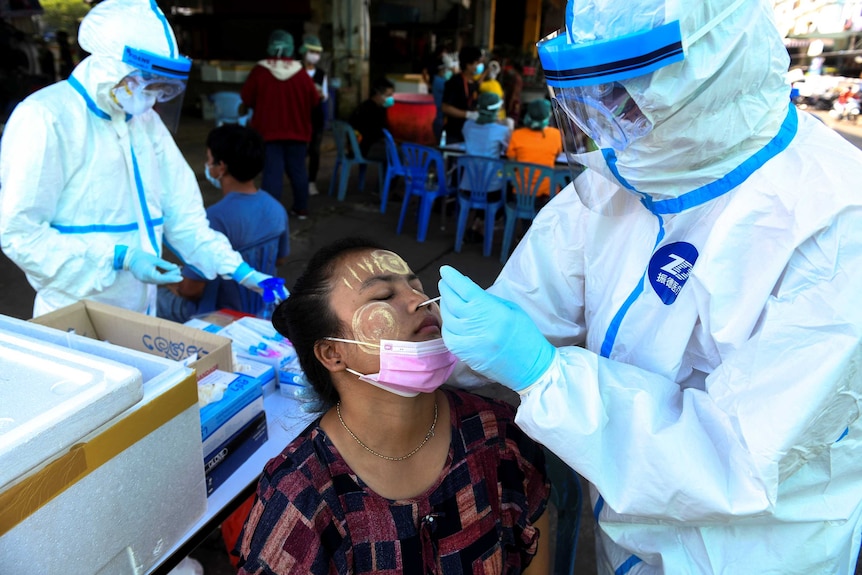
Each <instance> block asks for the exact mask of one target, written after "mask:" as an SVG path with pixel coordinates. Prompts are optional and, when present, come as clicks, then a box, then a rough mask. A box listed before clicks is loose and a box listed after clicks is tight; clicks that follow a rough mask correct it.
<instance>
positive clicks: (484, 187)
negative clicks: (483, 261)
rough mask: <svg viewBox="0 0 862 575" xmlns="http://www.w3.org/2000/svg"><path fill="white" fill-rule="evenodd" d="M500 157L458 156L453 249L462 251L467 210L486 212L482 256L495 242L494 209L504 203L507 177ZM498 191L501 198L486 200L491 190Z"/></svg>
mask: <svg viewBox="0 0 862 575" xmlns="http://www.w3.org/2000/svg"><path fill="white" fill-rule="evenodd" d="M503 166H504V162H503V160H498V159H496V158H486V157H483V156H459V157H458V160H457V166H456V169H457V178H458V186H457V187H458V228H457V230H456V231H455V251H456V252H460V251H461V245H462V244H463V243H464V232H465V231H466V229H467V216H468V215H469V213H470V210H482V211H484V212H485V238H484V242H483V245H482V255H483V256H485V257H487V256H490V255H491V245H492V243H493V241H494V222H495V220H496V216H497V212H498V211H499V210H500V208H501V207H502V206H503V200H504V193H505V189H504V188H505V185H506V180H505V178H503ZM493 192H498V193H499V195H500V197H499V199H496V200H489V199H488V196H489V194H490V193H493Z"/></svg>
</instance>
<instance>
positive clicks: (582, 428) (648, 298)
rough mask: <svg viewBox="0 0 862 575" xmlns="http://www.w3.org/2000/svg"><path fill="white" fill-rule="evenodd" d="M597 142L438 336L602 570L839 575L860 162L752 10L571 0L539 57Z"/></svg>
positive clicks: (856, 487)
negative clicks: (558, 495)
mask: <svg viewBox="0 0 862 575" xmlns="http://www.w3.org/2000/svg"><path fill="white" fill-rule="evenodd" d="M539 53H540V57H541V60H542V66H543V68H544V71H545V75H546V78H547V81H548V84H549V86H550V89H551V93H552V97H553V102H554V106H555V109H556V113H557V117H558V120H559V122H558V123H559V124H560V127H561V129H563V130H565V131H567V132H568V137H567V138H566V142H567V144H568V143H569V142H571V141H573V136H572V133H573V130H574V128H575V127H576V126H577V127H579V128H580V129H582V130H583V131H585V132H586V133H587V134H588V135H589V136H590V137H591V138H593V139H594V140H595V142H596V143H597V144H598V145H599V147H600V148H601V149H600V150H598V151H595V152H591V153H587V154H585V155H582V156H578V157H576V158H575V157H573V158H571V159H570V162H572V163H574V162H581V163H582V164H585V165H587V166H588V169H587V170H586V171H584V172H583V173H582V174H581V175H579V176H578V177H577V178H576V179H575V181H574V182H573V185H570V186H568V187H567V188H566V189H565V190H564V191H563V192H562V193H561V194H559V195H558V196H556V197H555V198H554V199H553V200H552V201H551V202H550V203H549V204H548V205H547V206H546V207H545V208H543V209H542V210H541V212H540V213H539V214H538V217H537V218H536V219H535V221H534V222H533V224H532V225H531V226H530V230H529V232H528V233H527V235H526V236H525V237H524V238H523V240H522V241H521V243H520V244H519V246H518V247H517V249H516V251H515V252H514V254H513V255H512V257H511V258H510V259H509V260H508V262H507V264H506V266H505V268H504V269H503V271H502V272H501V274H500V276H499V278H498V279H497V281H496V282H495V283H494V285H493V286H492V287H491V288H489V289H488V290H487V292H486V291H483V290H482V289H480V288H479V287H478V286H476V285H475V284H474V283H473V282H471V281H470V280H468V279H467V278H466V277H464V276H463V275H461V274H460V273H458V272H457V271H455V270H454V269H452V268H443V269H442V270H441V276H442V279H441V281H440V294H441V296H442V301H441V308H442V313H443V337H444V340H445V342H446V344H447V346H448V347H449V349H450V350H451V351H452V352H453V353H455V354H456V355H457V356H458V357H459V358H460V359H461V360H462V361H463V362H465V363H466V364H467V365H469V366H470V367H471V368H473V370H475V371H476V372H478V373H479V374H482V375H484V376H485V377H487V378H490V379H493V380H496V381H499V382H501V383H502V384H503V385H505V386H507V387H509V388H511V389H514V390H515V391H517V392H519V393H520V407H519V409H518V415H517V419H516V421H517V423H518V424H519V425H520V426H521V427H522V428H523V429H524V430H525V431H526V432H527V433H528V434H529V435H530V436H531V437H532V438H534V439H535V440H537V441H539V442H541V443H542V444H544V445H546V446H547V447H548V448H550V449H551V450H552V451H554V452H555V453H556V454H557V455H559V456H560V457H561V458H562V459H563V460H564V461H566V462H567V463H568V464H569V465H570V466H571V467H572V468H574V469H575V470H576V471H577V472H578V473H580V474H581V475H583V476H584V477H585V478H586V479H587V480H589V482H590V483H591V486H592V489H591V495H592V497H591V500H592V506H593V512H594V516H595V517H596V518H597V521H598V528H597V529H596V533H597V561H598V566H599V572H600V573H603V574H606V573H615V574H618V575H624V574H627V573H628V574H645V573H673V574H700V573H721V574H728V575H729V574H734V575H737V574H747V573H757V574H759V575H763V574H767V573H768V574H776V575H777V574H781V575H790V574H800V575H812V574H827V573H828V574H851V573H853V572H854V567H855V565H856V559H857V554H858V552H859V546H860V536H862V505H860V502H862V443H860V441H862V421H860V419H859V413H860V398H862V346H860V337H862V305H860V303H859V297H860V294H862V193H860V192H859V190H858V188H859V183H860V182H862V153H860V152H859V151H858V150H857V149H856V148H854V147H853V146H852V145H850V144H849V143H847V142H846V141H845V140H843V139H842V138H841V137H840V136H838V135H836V134H835V133H833V132H832V131H831V130H830V129H829V128H828V127H826V126H825V125H823V124H822V123H821V122H819V121H818V120H817V119H815V118H813V117H812V116H810V115H809V114H807V113H803V112H797V110H796V109H795V108H794V107H793V106H792V105H791V104H790V101H789V94H790V86H788V85H787V84H785V81H784V76H785V73H786V71H787V66H788V56H787V51H786V49H785V48H784V45H783V43H782V38H781V35H780V34H779V33H778V32H777V30H776V28H775V25H774V23H773V14H772V8H771V6H770V3H769V1H768V0H736V1H734V0H699V1H686V2H682V1H675V2H667V3H664V2H658V1H656V0H641V1H634V2H633V0H570V1H569V3H568V6H567V9H566V30H565V31H564V32H563V33H561V34H560V35H558V36H556V37H554V38H551V39H548V40H547V41H544V42H542V43H540V44H539Z"/></svg>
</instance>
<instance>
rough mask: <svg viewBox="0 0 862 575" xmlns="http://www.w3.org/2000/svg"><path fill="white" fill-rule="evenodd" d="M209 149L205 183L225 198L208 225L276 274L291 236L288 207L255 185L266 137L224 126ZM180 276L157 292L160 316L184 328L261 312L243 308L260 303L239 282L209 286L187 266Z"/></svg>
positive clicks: (209, 138)
mask: <svg viewBox="0 0 862 575" xmlns="http://www.w3.org/2000/svg"><path fill="white" fill-rule="evenodd" d="M206 144H207V163H206V166H205V171H206V178H207V180H209V181H210V183H212V185H214V186H215V187H216V188H220V189H221V190H222V192H223V193H224V197H223V198H222V199H221V200H219V201H218V202H216V203H215V204H213V205H212V206H210V207H209V208H207V218H208V219H209V221H210V226H211V227H212V228H213V229H214V230H216V231H218V232H221V233H223V234H224V235H225V236H227V239H228V240H229V241H230V243H231V245H232V246H233V248H234V249H235V250H237V251H238V252H240V253H241V254H242V255H243V257H244V258H246V259H248V257H249V255H251V254H257V255H258V256H261V257H263V259H264V260H266V261H255V262H247V263H249V265H252V266H253V267H255V268H256V269H259V270H261V271H264V273H268V274H271V275H274V274H275V272H276V266H277V265H280V264H282V263H284V261H285V259H286V257H287V254H288V251H289V243H288V242H289V233H288V222H287V212H286V211H285V209H284V206H282V205H281V203H280V202H279V201H278V200H276V199H275V198H273V197H272V196H271V195H270V194H268V193H266V192H264V191H262V190H259V189H258V187H257V186H256V185H255V183H254V178H255V177H256V176H257V175H258V174H260V172H261V171H262V170H263V164H264V159H265V157H266V151H265V147H264V143H263V138H262V137H261V136H260V134H259V133H258V132H257V131H255V130H253V129H252V128H246V127H243V126H238V125H235V124H225V125H223V126H220V127H218V128H215V129H214V130H212V131H211V132H210V133H209V135H208V136H207V143H206ZM260 250H262V252H261V251H260ZM182 274H183V280H182V281H181V282H179V283H175V284H168V285H167V286H162V287H160V288H159V293H158V312H157V313H158V316H159V317H162V318H165V319H169V320H172V321H176V322H180V323H184V322H186V321H188V320H189V318H191V317H192V316H194V315H196V314H198V313H206V312H209V311H212V310H213V309H232V310H236V311H243V312H247V313H257V312H258V311H260V310H259V309H244V307H245V308H247V307H248V306H244V305H243V303H242V302H243V300H246V301H252V302H254V303H255V304H256V306H257V307H260V305H262V300H261V298H260V296H258V295H257V294H254V297H249V296H251V295H252V294H241V290H245V289H246V288H244V287H242V286H240V285H239V284H237V283H236V282H233V281H223V280H221V279H215V280H212V281H207V280H206V279H204V278H202V277H201V276H200V275H198V274H197V273H196V272H195V271H194V270H193V269H192V267H191V266H184V267H183V270H182ZM205 295H206V296H207V297H206V298H205V297H204V296H205ZM243 295H245V296H246V297H243Z"/></svg>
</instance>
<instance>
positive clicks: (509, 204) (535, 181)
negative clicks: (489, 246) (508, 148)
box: [500, 162, 556, 263]
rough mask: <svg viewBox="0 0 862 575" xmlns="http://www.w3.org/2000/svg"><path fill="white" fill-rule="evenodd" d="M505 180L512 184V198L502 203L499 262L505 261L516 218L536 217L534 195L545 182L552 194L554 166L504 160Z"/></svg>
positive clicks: (554, 175) (530, 218)
mask: <svg viewBox="0 0 862 575" xmlns="http://www.w3.org/2000/svg"><path fill="white" fill-rule="evenodd" d="M503 173H504V174H505V176H506V180H507V181H508V182H509V183H510V184H512V192H513V193H512V199H513V200H514V201H509V200H507V201H506V203H505V204H504V207H505V208H506V227H505V229H504V231H503V247H502V251H501V253H500V262H501V263H506V259H508V257H509V250H510V249H511V247H512V237H513V236H514V235H515V223H517V221H518V220H532V219H533V218H535V217H536V195H537V194H538V193H539V190H540V189H541V188H542V186H543V184H546V185H547V186H548V187H549V188H550V193H551V194H552V195H553V194H554V192H555V190H554V187H555V186H556V181H555V177H556V173H555V172H554V168H549V167H548V166H542V165H540V164H530V163H527V162H506V166H505V168H504V169H503Z"/></svg>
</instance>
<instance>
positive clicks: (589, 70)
mask: <svg viewBox="0 0 862 575" xmlns="http://www.w3.org/2000/svg"><path fill="white" fill-rule="evenodd" d="M538 49H539V59H540V60H541V61H542V69H543V70H544V73H545V79H546V80H547V82H548V85H549V86H551V87H553V88H576V87H579V86H589V85H592V84H607V83H610V82H619V81H620V80H625V79H628V78H634V77H636V76H643V75H645V74H649V73H650V72H653V71H655V70H658V69H659V68H662V67H664V66H667V65H668V64H672V63H674V62H681V61H682V60H683V58H684V57H685V56H684V54H683V50H682V35H681V33H680V28H679V22H678V21H674V22H670V23H669V24H664V25H662V26H659V27H657V28H653V29H652V30H648V31H646V32H640V33H637V34H628V35H626V36H621V37H620V38H614V39H612V40H600V41H596V42H591V43H589V44H569V43H568V38H567V36H566V35H565V34H560V33H556V34H553V35H551V36H549V37H548V39H546V40H543V41H542V42H539V44H538Z"/></svg>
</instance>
